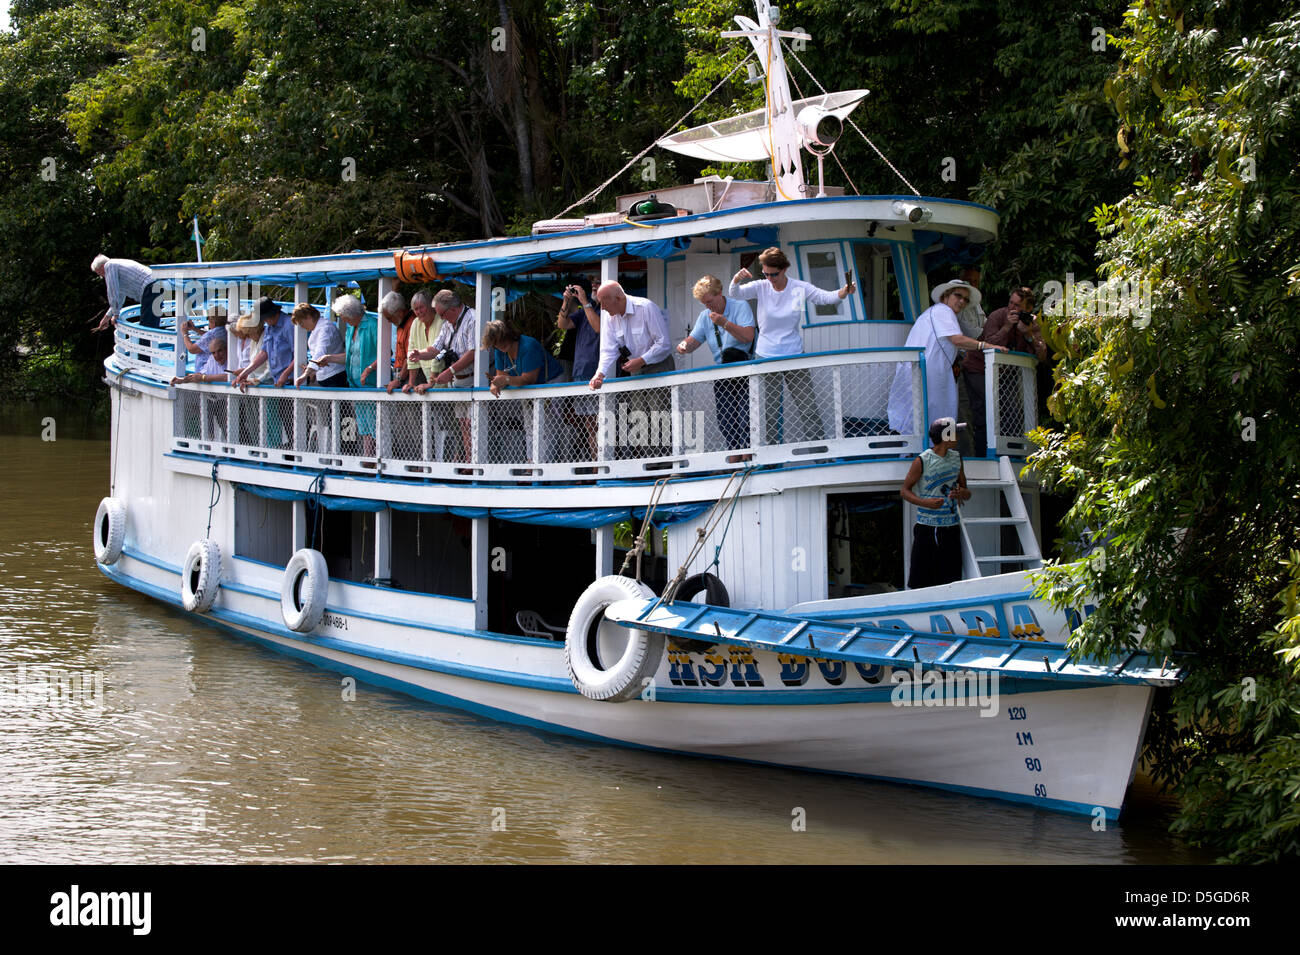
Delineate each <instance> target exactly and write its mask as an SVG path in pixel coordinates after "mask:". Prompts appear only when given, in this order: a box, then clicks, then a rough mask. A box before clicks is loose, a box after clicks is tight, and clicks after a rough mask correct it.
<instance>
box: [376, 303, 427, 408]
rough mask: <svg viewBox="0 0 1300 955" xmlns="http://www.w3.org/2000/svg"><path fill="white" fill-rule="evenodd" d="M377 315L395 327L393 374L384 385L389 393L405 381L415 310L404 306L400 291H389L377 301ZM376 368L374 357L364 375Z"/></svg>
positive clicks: (377, 367)
mask: <svg viewBox="0 0 1300 955" xmlns="http://www.w3.org/2000/svg"><path fill="white" fill-rule="evenodd" d="M379 317H380V318H381V319H383V320H384V321H385V322H387V323H388V324H389V325H392V326H393V327H394V328H395V329H397V341H396V343H395V344H394V346H393V375H392V377H391V378H390V379H389V380H388V383H387V384H386V385H385V386H384V387H385V388H386V389H387V391H388V393H389V394H390V395H391V394H392V393H393V389H394V388H401V387H402V386H403V385H405V384H406V381H407V377H408V374H407V371H408V369H409V367H410V362H409V355H408V353H409V352H410V341H411V325H412V324H413V323H414V322H415V312H414V311H412V310H411V309H409V308H407V307H406V299H405V298H404V297H403V296H402V293H401V292H389V293H388V294H387V295H385V296H384V297H383V299H382V300H380V302H379ZM385 334H387V329H385ZM378 369H379V358H378V357H376V358H375V360H374V362H373V363H372V364H371V366H370V367H369V368H367V369H366V377H369V376H370V375H372V374H377V373H378ZM376 384H378V379H376Z"/></svg>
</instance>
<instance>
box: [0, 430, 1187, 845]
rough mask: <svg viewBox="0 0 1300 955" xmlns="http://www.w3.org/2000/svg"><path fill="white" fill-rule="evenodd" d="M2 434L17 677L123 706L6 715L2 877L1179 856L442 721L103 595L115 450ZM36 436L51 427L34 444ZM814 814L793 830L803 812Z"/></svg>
mask: <svg viewBox="0 0 1300 955" xmlns="http://www.w3.org/2000/svg"><path fill="white" fill-rule="evenodd" d="M0 420H9V421H10V422H11V424H12V422H13V421H14V420H20V421H21V425H22V426H21V427H20V428H17V429H16V430H18V431H20V432H21V433H16V434H8V435H3V436H0V462H2V463H0V494H3V499H4V500H5V501H8V502H10V504H9V506H6V507H5V508H3V509H0V667H3V668H4V669H5V670H10V669H12V668H15V667H17V666H19V665H27V666H47V667H58V668H62V669H65V670H77V671H94V672H99V673H101V674H102V675H103V681H104V710H103V712H102V713H101V714H98V715H96V714H94V713H92V712H90V711H88V710H85V709H76V708H58V709H55V708H49V707H46V708H26V709H22V710H18V709H12V708H10V709H0V728H2V733H3V736H2V739H3V745H2V747H0V761H2V763H3V775H2V776H0V793H2V794H3V795H2V798H0V858H3V859H5V860H6V861H9V862H41V863H52V862H59V863H63V862H83V863H84V862H237V861H238V862H255V861H276V862H290V861H303V862H306V861H311V862H406V863H420V862H431V861H435V862H472V861H492V862H521V861H543V860H544V861H560V862H775V861H785V862H890V863H893V862H1020V861H1023V862H1093V863H1095V862H1138V861H1140V862H1179V861H1200V860H1199V857H1197V856H1194V855H1192V854H1191V853H1189V852H1188V851H1187V850H1186V849H1183V848H1180V847H1179V846H1178V845H1177V844H1175V843H1173V842H1172V840H1170V839H1169V838H1168V837H1167V836H1166V835H1165V833H1164V828H1163V827H1164V824H1165V823H1164V820H1163V815H1162V814H1163V812H1164V808H1163V806H1162V805H1161V803H1160V802H1159V800H1157V799H1156V798H1155V797H1153V796H1151V795H1150V794H1149V793H1147V792H1145V791H1141V792H1139V794H1138V805H1137V806H1136V807H1135V811H1133V812H1132V814H1131V815H1130V817H1129V818H1127V819H1126V821H1125V823H1124V824H1123V825H1114V824H1112V825H1111V826H1110V827H1109V829H1108V831H1106V832H1094V831H1093V830H1092V828H1091V826H1090V821H1091V820H1089V819H1086V818H1074V817H1065V816H1059V815H1055V814H1050V813H1044V812H1037V811H1034V810H1031V809H1028V808H1020V807H1016V806H1009V805H1003V804H998V803H993V802H985V801H982V800H976V799H970V798H966V797H961V796H956V795H948V794H945V793H939V792H930V791H926V790H921V789H912V788H908V787H901V786H891V785H884V784H871V783H866V782H862V781H858V780H850V779H839V778H833V777H826V776H816V775H811V774H805V773H796V772H790V771H784V770H776V769H766V768H761V767H754V766H746V765H742V764H729V763H721V762H714V761H708V760H702V759H692V758H686V757H670V756H661V755H658V754H653V753H644V752H638V751H632V750H621V749H616V748H611V747H606V746H598V745H594V744H588V743H582V742H575V741H572V740H567V739H561V738H558V737H553V736H549V735H547V734H543V733H539V732H534V731H531V730H526V729H520V728H517V727H512V726H507V725H503V724H499V723H492V722H488V721H485V720H481V719H479V718H477V717H473V716H469V715H466V714H462V713H458V712H454V711H449V710H443V709H439V708H437V707H434V706H431V705H427V704H424V703H421V702H418V701H414V700H411V699H408V698H406V697H403V696H400V695H398V694H395V693H391V692H388V691H385V690H381V689H377V688H371V687H369V686H366V685H365V684H362V685H360V686H358V687H357V694H356V700H355V701H354V702H347V701H346V700H345V699H344V694H343V692H342V686H341V682H340V678H339V676H338V675H337V674H332V673H329V672H326V671H323V670H320V669H317V668H315V667H311V666H309V665H307V664H303V663H300V662H298V661H295V660H292V659H289V658H286V657H283V656H279V655H277V654H274V653H272V652H270V651H268V650H265V649H262V648H260V647H258V646H255V645H252V644H249V643H247V642H246V641H243V640H240V639H238V638H236V637H234V636H232V635H230V634H228V633H226V632H225V631H223V630H220V629H217V628H214V627H211V626H208V625H206V624H204V623H201V622H199V621H198V620H196V619H195V618H194V617H192V616H189V615H186V614H183V613H181V612H179V611H175V610H171V609H168V608H165V607H162V606H160V605H158V604H156V603H154V602H152V601H150V600H148V599H147V598H145V597H143V596H140V595H138V594H136V593H134V592H132V591H128V590H125V589H122V588H120V587H118V586H117V585H115V584H112V583H110V582H108V581H107V580H106V579H105V578H104V577H102V576H101V575H100V574H99V573H98V571H97V570H96V569H95V565H94V561H93V557H92V554H91V549H90V535H91V528H90V524H91V520H92V518H93V516H94V511H95V506H96V504H97V503H98V501H99V498H100V497H102V496H103V495H104V494H105V493H106V488H107V474H108V444H107V442H106V441H104V440H103V439H102V436H101V437H99V438H96V439H83V438H76V437H72V436H71V435H68V436H67V437H65V436H64V434H66V433H67V432H66V431H64V430H62V429H61V432H60V437H59V439H58V440H56V441H54V442H42V441H41V440H40V438H39V433H40V427H39V424H38V422H39V417H35V418H33V417H32V416H31V415H29V416H28V417H27V418H22V419H14V418H12V417H11V418H9V419H4V418H3V416H0ZM33 425H35V427H33ZM797 810H802V811H803V812H802V815H803V818H804V819H805V820H806V828H805V829H804V831H796V829H795V827H794V826H793V823H794V822H795V821H796V815H795V814H796V811H797Z"/></svg>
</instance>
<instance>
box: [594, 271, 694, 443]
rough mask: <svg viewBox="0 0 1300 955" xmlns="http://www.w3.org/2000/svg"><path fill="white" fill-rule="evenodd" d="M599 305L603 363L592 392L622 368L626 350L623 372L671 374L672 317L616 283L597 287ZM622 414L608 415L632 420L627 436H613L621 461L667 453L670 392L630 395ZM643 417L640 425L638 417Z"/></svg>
mask: <svg viewBox="0 0 1300 955" xmlns="http://www.w3.org/2000/svg"><path fill="white" fill-rule="evenodd" d="M596 301H597V302H599V303H600V364H599V365H597V366H596V374H595V375H593V376H592V378H591V382H590V386H591V388H592V390H593V391H594V390H597V389H599V388H600V386H601V384H602V383H604V381H605V379H606V378H608V377H609V376H610V375H613V374H615V373H616V372H617V371H619V370H620V366H619V361H620V360H621V359H620V357H619V351H620V349H624V348H625V349H627V352H628V355H629V357H628V358H627V360H626V361H623V364H622V366H621V370H622V371H623V372H625V373H626V374H628V375H656V374H659V373H660V372H666V371H673V370H674V369H675V368H676V364H675V362H674V361H673V345H672V341H671V340H670V339H669V337H668V316H666V315H665V314H664V312H663V309H661V308H660V307H659V306H658V305H656V304H655V303H654V302H652V301H650V299H648V298H641V297H640V296H638V295H628V294H627V293H625V292H624V291H623V286H621V285H619V284H618V283H617V282H606V283H605V284H603V285H602V286H601V287H600V288H598V289H596ZM626 405H627V407H626V409H622V413H621V414H619V413H618V411H616V410H615V409H613V408H611V409H609V413H610V414H611V415H616V417H614V418H613V420H615V421H619V422H631V424H630V426H629V427H628V428H627V429H626V430H627V434H621V433H617V429H616V433H615V435H614V438H615V441H614V444H615V448H614V449H611V453H612V454H613V456H615V457H620V458H639V457H660V456H662V455H664V454H667V453H668V447H667V445H668V443H669V442H670V441H671V434H672V422H671V414H670V412H669V407H670V405H671V399H670V398H669V394H668V389H667V388H655V389H653V390H650V391H648V392H635V393H633V394H631V395H629V396H628V400H627V401H626ZM638 412H639V413H640V414H641V415H644V419H642V420H640V421H638V420H637V414H638Z"/></svg>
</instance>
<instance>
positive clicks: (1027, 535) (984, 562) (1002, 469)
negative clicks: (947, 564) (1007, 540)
mask: <svg viewBox="0 0 1300 955" xmlns="http://www.w3.org/2000/svg"><path fill="white" fill-rule="evenodd" d="M984 488H988V489H990V490H992V489H997V490H999V491H1001V492H1002V497H1003V499H1004V500H1005V501H1006V502H1007V510H1008V511H1010V512H1011V516H1010V517H965V516H964V515H963V514H962V508H957V522H958V526H960V527H961V550H962V576H963V577H966V578H967V579H969V578H971V577H988V576H990V575H991V574H1000V573H1002V565H1003V564H1024V565H1025V567H1026V568H1028V569H1034V568H1038V567H1042V566H1043V554H1042V552H1041V551H1040V550H1039V549H1038V540H1037V538H1035V537H1034V526H1033V524H1032V523H1031V522H1030V520H1029V511H1028V510H1027V509H1026V508H1025V499H1024V497H1023V496H1022V495H1021V493H1020V482H1019V481H1018V480H1017V479H1016V471H1015V468H1014V467H1013V466H1012V464H1011V459H1010V458H1009V457H1007V456H1006V455H1002V456H1001V457H999V458H998V479H997V480H996V481H994V482H993V483H992V484H981V485H979V488H975V489H973V490H979V489H984ZM981 526H985V527H994V528H1002V527H1014V528H1015V529H1016V536H1018V537H1019V538H1020V553H1019V554H1007V555H1003V554H997V553H992V554H979V553H976V551H975V543H974V541H973V540H972V539H971V533H970V529H971V528H972V527H981ZM993 539H994V541H995V546H996V547H997V549H1001V543H1002V535H1001V534H1000V533H995V534H994V535H993Z"/></svg>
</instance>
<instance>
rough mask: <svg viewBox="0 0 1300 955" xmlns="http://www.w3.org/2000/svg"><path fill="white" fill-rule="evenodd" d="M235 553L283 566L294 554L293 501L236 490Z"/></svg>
mask: <svg viewBox="0 0 1300 955" xmlns="http://www.w3.org/2000/svg"><path fill="white" fill-rule="evenodd" d="M235 555H236V556H237V557H248V558H250V559H251V560H260V561H261V562H262V563H264V564H274V565H275V566H277V567H284V566H285V565H286V564H288V563H289V558H290V557H291V556H293V503H292V502H291V501H275V500H272V499H271V498H267V497H259V496H258V495H256V494H251V493H249V492H248V491H245V490H242V489H241V488H236V489H235Z"/></svg>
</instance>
